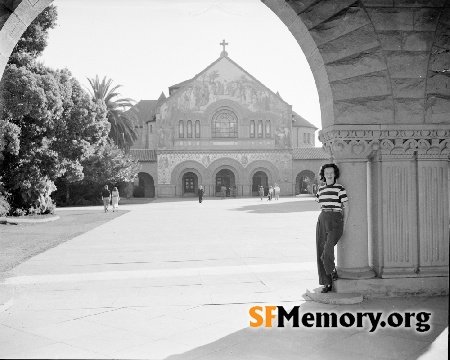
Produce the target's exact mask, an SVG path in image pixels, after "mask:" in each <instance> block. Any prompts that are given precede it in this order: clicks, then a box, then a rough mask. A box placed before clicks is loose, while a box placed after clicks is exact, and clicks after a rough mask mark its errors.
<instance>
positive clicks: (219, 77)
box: [130, 44, 328, 197]
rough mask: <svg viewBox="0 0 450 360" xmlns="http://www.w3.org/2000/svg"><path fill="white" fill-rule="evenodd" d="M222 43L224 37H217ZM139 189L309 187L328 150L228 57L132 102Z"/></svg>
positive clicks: (149, 193) (240, 191)
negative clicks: (156, 94) (166, 92)
mask: <svg viewBox="0 0 450 360" xmlns="http://www.w3.org/2000/svg"><path fill="white" fill-rule="evenodd" d="M222 45H223V44H222ZM137 108H138V110H139V124H138V125H137V128H138V133H139V140H138V141H136V143H135V144H134V145H133V147H132V149H131V151H130V152H131V154H133V155H134V156H135V157H136V158H137V159H138V160H139V161H140V163H141V166H142V168H141V173H140V174H139V181H138V183H137V182H136V183H135V185H137V186H138V187H139V188H141V191H140V196H145V197H153V196H157V197H181V196H194V195H196V194H197V189H198V187H199V186H200V185H202V186H203V188H204V189H205V195H206V196H219V193H220V190H221V188H222V186H225V187H226V188H227V189H229V193H232V191H235V193H236V195H237V196H251V195H257V193H258V189H259V186H261V185H262V186H263V187H264V188H265V189H266V191H267V190H268V187H269V186H271V185H273V184H275V183H277V184H278V185H279V186H280V189H281V195H294V194H299V193H306V192H311V191H312V188H313V187H312V184H313V183H314V182H315V181H317V179H316V173H317V171H318V169H319V167H320V165H321V164H322V163H325V162H326V160H327V159H328V156H327V155H326V154H325V153H324V152H323V151H322V149H321V148H315V147H314V137H315V131H316V130H317V128H315V127H314V125H312V124H310V123H309V122H307V121H306V120H305V119H303V118H302V117H301V116H299V115H298V114H296V113H295V112H293V110H292V106H291V105H289V104H288V103H286V102H285V101H284V100H283V99H282V98H281V96H280V95H279V94H278V93H274V92H272V91H271V90H270V89H268V88H267V87H266V86H264V85H263V84H262V83H260V82H259V81H258V80H257V79H255V78H254V77H253V76H251V75H250V74H249V73H248V72H246V71H245V70H244V69H243V68H241V67H240V66H239V65H238V64H236V63H235V62H234V61H233V60H231V59H230V58H229V57H228V54H227V52H226V51H225V49H224V50H223V51H222V53H221V55H220V57H219V58H218V59H217V60H216V61H215V62H213V63H212V64H211V65H210V66H208V67H207V68H206V69H204V70H203V71H202V72H200V73H199V74H197V75H196V76H194V77H193V78H192V79H190V80H187V81H184V82H182V83H180V84H177V85H173V86H171V87H170V88H169V97H167V98H166V97H165V95H164V93H162V94H161V96H160V98H159V99H158V100H143V101H141V102H139V103H138V104H137Z"/></svg>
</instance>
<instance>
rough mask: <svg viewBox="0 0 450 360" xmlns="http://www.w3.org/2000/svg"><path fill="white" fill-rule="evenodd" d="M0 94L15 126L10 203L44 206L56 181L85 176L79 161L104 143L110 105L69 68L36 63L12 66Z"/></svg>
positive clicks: (10, 145)
mask: <svg viewBox="0 0 450 360" xmlns="http://www.w3.org/2000/svg"><path fill="white" fill-rule="evenodd" d="M1 93H2V98H3V108H2V114H1V116H2V119H4V122H5V123H7V124H8V126H9V127H10V128H11V130H10V131H9V132H8V136H6V137H4V143H5V144H4V148H3V150H2V155H3V162H2V168H3V173H4V176H3V182H4V186H5V188H6V189H7V190H9V192H10V194H11V195H10V201H11V205H12V208H22V209H26V210H28V209H29V208H37V209H39V210H40V211H45V210H46V207H47V206H48V204H49V199H50V194H51V193H52V192H53V191H54V190H55V185H54V181H55V180H56V179H58V178H64V179H65V181H67V182H73V181H79V180H81V179H82V178H83V177H84V174H83V167H82V165H81V162H82V161H83V160H84V159H85V158H88V157H89V156H90V155H92V154H93V153H94V152H95V150H96V147H98V146H103V145H105V144H106V142H107V134H108V131H109V124H108V122H107V120H106V109H105V107H104V104H103V103H102V102H93V101H92V99H91V98H90V97H89V95H88V94H87V93H85V92H84V91H83V90H82V88H81V86H80V84H79V83H78V82H77V81H76V80H75V79H74V78H73V77H72V76H71V75H70V73H69V72H68V71H67V70H62V71H54V70H51V69H49V68H46V67H44V66H43V65H42V64H39V63H36V62H30V63H28V65H27V66H21V67H17V66H16V65H10V66H8V67H7V68H6V69H5V74H4V76H3V80H2V87H1ZM17 143H18V144H19V149H18V151H17Z"/></svg>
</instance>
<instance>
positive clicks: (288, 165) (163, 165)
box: [158, 152, 292, 184]
mask: <svg viewBox="0 0 450 360" xmlns="http://www.w3.org/2000/svg"><path fill="white" fill-rule="evenodd" d="M224 158H228V159H233V160H236V161H238V162H239V163H241V165H242V166H243V167H244V169H245V168H247V167H248V166H249V165H251V164H252V163H253V162H255V161H258V160H264V161H268V162H270V163H271V164H272V165H273V166H275V167H276V168H277V169H278V171H279V174H280V175H282V176H283V177H290V175H291V174H292V154H289V153H281V152H252V153H242V154H241V153H176V154H160V155H158V181H159V184H170V178H171V175H172V171H173V170H174V169H175V167H176V166H177V165H178V164H181V163H182V162H184V161H195V162H198V163H199V165H200V166H203V167H204V168H206V169H207V168H208V167H209V166H210V165H211V164H212V163H213V162H214V161H216V160H219V159H224ZM274 175H275V174H274Z"/></svg>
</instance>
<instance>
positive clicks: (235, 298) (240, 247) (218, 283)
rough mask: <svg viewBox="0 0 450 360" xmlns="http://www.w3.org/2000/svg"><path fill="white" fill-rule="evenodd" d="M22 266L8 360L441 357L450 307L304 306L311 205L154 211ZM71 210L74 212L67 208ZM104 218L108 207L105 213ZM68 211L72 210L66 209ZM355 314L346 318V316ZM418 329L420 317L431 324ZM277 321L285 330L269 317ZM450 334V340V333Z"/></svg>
mask: <svg viewBox="0 0 450 360" xmlns="http://www.w3.org/2000/svg"><path fill="white" fill-rule="evenodd" d="M121 208H122V209H125V208H126V209H128V210H131V211H130V212H129V213H126V214H124V215H122V216H120V217H118V218H116V219H114V220H112V221H110V222H108V223H106V224H104V225H102V226H99V227H97V228H95V229H93V230H91V231H89V232H87V233H85V234H83V235H81V236H78V237H76V238H74V239H72V240H70V241H68V242H66V243H64V244H61V245H59V246H57V247H55V248H53V249H50V250H48V251H46V252H44V253H42V254H40V255H38V256H35V257H33V258H31V259H30V260H28V261H26V262H24V263H22V264H21V265H19V266H17V267H16V268H14V269H13V270H12V271H10V272H9V273H8V274H7V277H6V279H4V280H3V283H2V284H0V290H1V291H2V292H3V294H10V297H9V298H8V301H5V302H4V303H3V305H2V304H1V302H0V358H95V359H102V358H105V359H109V358H114V359H122V358H126V359H165V358H167V359H171V360H175V359H176V360H181V359H183V360H187V359H202V360H209V359H216V360H219V359H227V360H236V359H245V360H247V359H249V360H250V359H260V360H269V359H280V360H288V359H308V360H312V359H328V358H333V359H336V360H338V359H345V360H351V359H358V360H361V359H368V360H370V359H419V358H420V359H425V358H427V357H428V358H433V359H444V358H446V357H445V356H447V347H448V345H447V339H448V333H447V332H446V331H447V330H446V329H447V326H448V296H445V297H406V298H374V299H368V300H365V301H364V302H362V303H360V304H355V305H330V304H320V303H316V302H313V301H306V300H305V299H304V298H303V297H302V294H304V293H305V291H306V289H310V290H313V289H314V288H317V287H318V283H317V271H316V266H315V223H316V219H317V217H318V214H319V213H318V211H317V204H316V203H315V202H314V201H313V200H312V199H311V198H310V197H308V196H303V197H295V198H282V199H280V200H279V201H272V202H268V201H266V199H264V200H263V201H260V200H259V199H258V198H244V199H239V198H238V199H225V200H220V199H211V198H205V201H204V202H203V203H202V204H199V203H198V201H197V200H196V199H184V200H180V199H170V200H163V199H159V200H155V201H152V202H149V203H143V204H137V205H133V204H129V205H124V206H122V207H121ZM72 209H73V208H72ZM98 210H99V211H102V208H101V207H98ZM59 211H64V209H61V210H59ZM266 305H275V306H284V307H285V308H286V309H287V310H289V309H291V308H293V307H294V306H300V315H302V314H305V313H308V312H310V313H312V314H316V313H317V312H322V313H323V312H335V313H336V314H338V315H339V317H340V318H342V317H341V315H342V314H345V313H349V314H356V313H357V312H361V311H364V312H375V311H376V312H382V314H383V316H384V317H387V316H388V315H389V314H390V313H392V312H398V313H401V314H404V313H405V312H410V313H412V312H414V313H415V314H418V313H419V312H429V313H431V314H432V316H431V319H428V320H427V321H423V322H422V325H423V324H425V323H426V324H429V325H430V330H429V331H426V332H423V333H420V332H418V331H417V330H416V329H417V327H418V326H419V325H420V324H418V322H419V321H418V319H417V317H412V318H411V321H412V326H411V328H404V327H403V326H400V327H397V328H392V327H391V328H389V327H385V328H380V329H378V330H377V331H375V332H370V331H369V330H370V327H371V326H370V324H368V323H364V325H365V327H364V328H356V327H354V326H353V327H349V328H345V327H344V326H339V327H337V328H324V327H322V328H314V327H312V328H308V327H305V326H304V325H303V324H302V323H301V324H300V326H299V327H293V326H292V322H291V323H290V325H287V326H286V327H284V328H279V327H272V328H265V327H259V328H251V327H250V326H249V322H250V321H251V320H252V319H251V318H250V316H249V309H250V308H251V307H252V306H266ZM348 316H349V315H347V317H348ZM422 320H423V319H422ZM274 323H275V324H276V320H274ZM446 334H447V335H446Z"/></svg>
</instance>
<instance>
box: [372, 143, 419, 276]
mask: <svg viewBox="0 0 450 360" xmlns="http://www.w3.org/2000/svg"><path fill="white" fill-rule="evenodd" d="M397 144H399V141H398V140H397ZM385 145H386V143H384V144H382V148H381V149H380V150H379V151H378V153H377V154H376V156H374V158H373V160H372V164H371V166H372V170H373V171H372V177H371V182H372V186H371V196H372V199H371V208H370V209H371V210H372V213H371V216H370V217H371V219H372V227H371V236H370V239H371V245H372V251H371V258H372V265H373V266H374V269H375V271H376V272H377V274H378V275H379V276H380V277H382V278H395V277H415V276H417V275H416V274H417V269H418V266H419V262H418V255H417V254H418V243H417V240H418V238H417V184H416V182H417V176H416V172H417V166H416V161H415V156H414V152H412V151H411V152H409V153H405V152H398V151H397V153H396V154H391V153H390V152H389V151H386V150H385V149H383V148H384V147H385Z"/></svg>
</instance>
